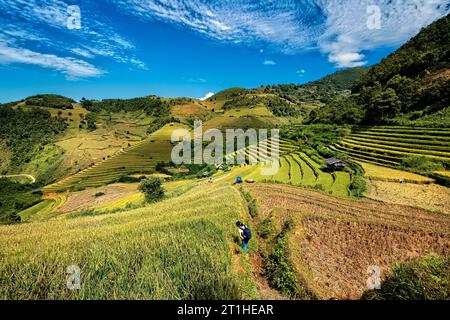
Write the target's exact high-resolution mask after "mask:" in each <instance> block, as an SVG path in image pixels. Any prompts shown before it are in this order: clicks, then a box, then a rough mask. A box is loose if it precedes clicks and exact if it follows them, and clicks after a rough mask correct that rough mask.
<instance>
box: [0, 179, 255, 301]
mask: <svg viewBox="0 0 450 320" xmlns="http://www.w3.org/2000/svg"><path fill="white" fill-rule="evenodd" d="M246 215H247V213H246V209H245V204H244V202H243V199H242V198H241V196H240V194H239V192H238V191H237V190H236V189H234V188H232V187H230V186H223V185H214V186H209V185H208V186H205V185H202V186H199V187H196V188H194V189H192V190H190V191H188V192H186V193H185V194H183V195H181V196H179V197H177V198H173V199H169V200H166V201H163V202H160V203H157V204H152V205H149V206H147V207H145V208H141V209H135V210H131V211H127V212H122V213H116V214H105V215H100V216H89V217H78V218H72V219H64V220H49V221H46V222H31V223H27V224H21V225H14V226H0V256H1V259H0V298H1V299H242V298H249V297H250V298H252V297H255V289H254V287H253V283H252V281H251V273H250V272H249V271H246V270H249V269H248V268H247V267H245V266H246V264H247V261H246V260H245V258H244V256H242V255H239V256H235V257H233V255H234V250H230V247H233V246H236V247H237V245H236V244H234V235H235V225H234V223H235V221H236V220H238V219H243V220H245V219H246ZM71 265H77V266H78V267H79V268H80V269H81V289H80V290H69V289H67V287H66V280H67V279H66V269H67V267H68V266H71ZM242 266H244V267H242Z"/></svg>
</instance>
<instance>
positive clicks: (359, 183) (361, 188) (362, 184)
mask: <svg viewBox="0 0 450 320" xmlns="http://www.w3.org/2000/svg"><path fill="white" fill-rule="evenodd" d="M349 189H350V192H351V194H352V196H354V197H362V196H363V195H364V192H366V191H367V185H366V180H365V179H364V178H363V177H362V176H360V175H355V176H354V177H353V179H352V183H351V184H350V186H349Z"/></svg>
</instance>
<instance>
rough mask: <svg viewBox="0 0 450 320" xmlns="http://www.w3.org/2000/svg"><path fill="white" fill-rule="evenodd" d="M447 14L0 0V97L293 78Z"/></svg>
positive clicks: (394, 42) (123, 0)
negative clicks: (78, 14)
mask: <svg viewBox="0 0 450 320" xmlns="http://www.w3.org/2000/svg"><path fill="white" fill-rule="evenodd" d="M74 6H76V7H74ZM78 8H79V13H80V19H78V16H77V13H78V11H77V10H78ZM449 12H450V0H379V1H375V0H372V1H369V0H277V1H275V0H271V1H269V0H264V1H250V0H235V1H230V0H229V1H225V0H172V1H160V0H95V1H94V0H78V1H69V0H65V1H62V0H0V25H1V28H0V102H7V101H13V100H18V99H22V98H24V97H26V96H29V95H32V94H37V93H57V94H63V95H67V96H70V97H73V98H75V99H80V98H81V97H86V98H97V99H98V98H127V97H136V96H144V95H150V94H156V95H161V96H166V97H175V96H188V97H197V98H199V97H203V96H205V95H206V94H208V93H211V92H218V91H220V90H222V89H226V88H229V87H235V86H241V87H249V88H250V87H257V86H260V85H265V84H280V83H304V82H307V81H310V80H315V79H318V78H320V77H322V76H324V75H326V74H329V73H332V72H334V71H336V70H339V69H342V68H347V67H354V66H362V65H371V64H374V63H377V62H378V61H379V60H380V59H382V58H383V57H385V56H386V55H388V54H389V53H391V52H392V51H394V50H395V49H396V48H398V47H399V46H400V45H401V44H403V43H404V42H406V41H407V40H408V39H409V38H411V37H412V36H414V35H415V34H417V33H418V31H419V30H420V28H421V27H424V26H426V25H428V24H430V23H431V22H433V21H435V20H436V19H438V18H440V17H442V16H444V15H446V14H448V13H449Z"/></svg>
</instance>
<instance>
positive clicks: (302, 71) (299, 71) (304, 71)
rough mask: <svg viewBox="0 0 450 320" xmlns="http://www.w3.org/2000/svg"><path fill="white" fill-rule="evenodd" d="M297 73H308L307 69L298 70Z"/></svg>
mask: <svg viewBox="0 0 450 320" xmlns="http://www.w3.org/2000/svg"><path fill="white" fill-rule="evenodd" d="M296 73H297V74H304V73H306V70H305V69H300V70H297V72H296Z"/></svg>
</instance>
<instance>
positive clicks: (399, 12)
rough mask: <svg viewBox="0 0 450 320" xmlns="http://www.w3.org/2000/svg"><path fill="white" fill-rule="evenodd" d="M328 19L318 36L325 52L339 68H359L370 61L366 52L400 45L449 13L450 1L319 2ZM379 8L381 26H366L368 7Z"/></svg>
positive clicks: (356, 0)
mask: <svg viewBox="0 0 450 320" xmlns="http://www.w3.org/2000/svg"><path fill="white" fill-rule="evenodd" d="M318 3H319V5H320V6H321V8H322V10H323V12H324V13H325V15H326V17H327V20H326V23H325V30H324V32H323V34H322V35H321V36H320V38H319V39H318V44H319V47H320V49H321V51H322V52H324V53H325V54H327V55H328V60H329V61H330V62H333V63H335V65H336V67H338V68H346V67H357V66H362V65H365V64H366V63H367V61H365V60H364V58H365V56H364V54H363V53H362V52H363V51H367V50H373V49H375V48H379V47H385V46H397V45H400V44H402V43H404V42H405V41H407V40H408V39H410V38H411V37H413V36H414V35H416V34H417V33H418V32H419V31H420V29H421V28H422V27H425V26H427V25H429V24H430V23H431V22H433V21H434V20H436V19H438V18H440V17H442V16H444V15H446V14H448V13H449V12H450V6H449V4H450V1H449V0H431V1H427V0H399V1H392V0H379V1H376V2H374V1H372V0H352V1H348V0H334V1H318ZM374 3H375V4H376V5H377V6H378V7H379V8H380V13H381V29H379V30H377V29H370V28H368V26H367V21H368V18H369V17H370V13H368V11H367V8H368V6H371V5H373V4H374Z"/></svg>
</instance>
